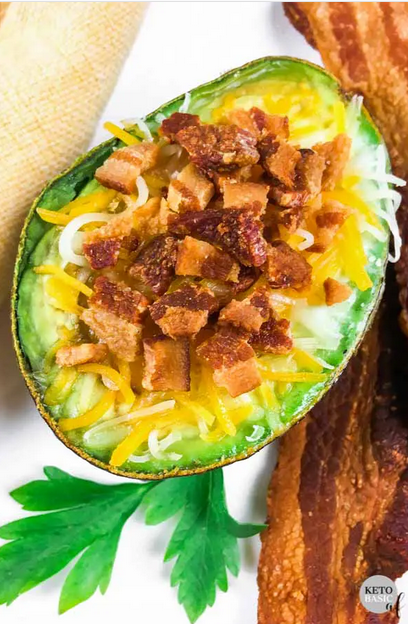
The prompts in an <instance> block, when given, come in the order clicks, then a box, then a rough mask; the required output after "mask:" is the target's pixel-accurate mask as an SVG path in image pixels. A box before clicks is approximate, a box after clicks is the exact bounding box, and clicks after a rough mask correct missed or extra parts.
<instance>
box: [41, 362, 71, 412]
mask: <svg viewBox="0 0 408 624" xmlns="http://www.w3.org/2000/svg"><path fill="white" fill-rule="evenodd" d="M77 375H78V373H77V371H76V369H75V368H74V367H71V368H61V369H60V370H59V371H58V373H57V375H56V377H55V379H54V382H53V383H52V384H51V386H49V388H47V390H46V392H45V395H44V400H45V402H46V403H47V405H58V403H61V402H62V401H63V400H64V399H65V397H66V396H67V394H68V392H69V391H70V390H71V388H72V386H73V384H74V382H75V380H76V378H77Z"/></svg>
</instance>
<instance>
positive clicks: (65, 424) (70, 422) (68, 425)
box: [59, 390, 116, 431]
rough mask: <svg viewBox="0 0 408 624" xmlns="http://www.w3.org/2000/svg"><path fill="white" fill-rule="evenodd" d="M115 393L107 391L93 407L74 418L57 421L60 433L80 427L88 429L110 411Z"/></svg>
mask: <svg viewBox="0 0 408 624" xmlns="http://www.w3.org/2000/svg"><path fill="white" fill-rule="evenodd" d="M115 398H116V392H113V391H112V390H107V391H106V392H105V393H104V395H103V396H102V398H101V400H100V401H98V403H97V404H96V405H94V407H92V408H91V409H90V410H88V411H87V412H85V413H84V414H82V415H81V416H77V417H76V418H62V419H61V420H60V421H59V426H60V429H61V431H73V430H74V429H80V428H81V427H89V426H90V425H93V424H94V423H96V422H97V421H98V420H99V419H100V418H102V416H104V414H106V412H108V411H109V410H110V408H111V407H112V405H113V404H114V402H115Z"/></svg>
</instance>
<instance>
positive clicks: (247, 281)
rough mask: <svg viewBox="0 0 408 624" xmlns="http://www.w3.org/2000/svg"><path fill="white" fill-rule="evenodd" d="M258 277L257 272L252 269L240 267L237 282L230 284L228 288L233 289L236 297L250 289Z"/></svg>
mask: <svg viewBox="0 0 408 624" xmlns="http://www.w3.org/2000/svg"><path fill="white" fill-rule="evenodd" d="M258 277H259V271H257V270H256V269H254V267H247V266H241V268H240V269H239V274H238V281H237V282H233V283H231V282H230V284H229V285H230V286H231V288H232V289H233V292H234V294H235V295H238V294H239V293H241V292H244V291H245V290H248V288H251V286H252V285H253V284H255V282H256V280H257V279H258Z"/></svg>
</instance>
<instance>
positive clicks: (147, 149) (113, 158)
mask: <svg viewBox="0 0 408 624" xmlns="http://www.w3.org/2000/svg"><path fill="white" fill-rule="evenodd" d="M159 152H160V149H159V146H158V145H156V144H155V143H150V142H143V143H138V144H137V145H129V146H127V147H123V148H122V149H118V150H116V152H113V154H111V155H110V156H109V158H107V160H105V162H104V163H103V165H102V166H101V167H99V168H98V169H97V170H96V171H95V179H96V180H98V182H99V183H100V184H102V185H103V186H106V187H107V188H111V189H115V190H116V191H119V192H120V193H125V194H127V195H130V194H131V193H133V192H134V190H135V186H136V179H137V178H138V176H140V175H141V174H142V173H143V172H144V171H147V169H151V167H154V165H155V164H156V163H157V160H158V157H159Z"/></svg>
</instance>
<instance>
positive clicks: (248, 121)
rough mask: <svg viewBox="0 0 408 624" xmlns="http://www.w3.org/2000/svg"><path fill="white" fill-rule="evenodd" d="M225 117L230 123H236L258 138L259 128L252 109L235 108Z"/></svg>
mask: <svg viewBox="0 0 408 624" xmlns="http://www.w3.org/2000/svg"><path fill="white" fill-rule="evenodd" d="M225 117H226V119H227V121H228V123H230V124H234V125H235V126H238V128H242V129H243V130H246V131H247V132H250V133H251V134H253V135H254V136H256V137H257V138H258V128H257V126H256V124H255V121H254V119H253V117H252V115H251V113H250V111H246V110H244V109H243V108H233V109H232V110H230V111H228V113H227V114H226V116H225Z"/></svg>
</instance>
